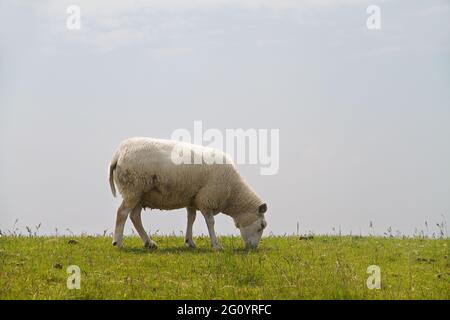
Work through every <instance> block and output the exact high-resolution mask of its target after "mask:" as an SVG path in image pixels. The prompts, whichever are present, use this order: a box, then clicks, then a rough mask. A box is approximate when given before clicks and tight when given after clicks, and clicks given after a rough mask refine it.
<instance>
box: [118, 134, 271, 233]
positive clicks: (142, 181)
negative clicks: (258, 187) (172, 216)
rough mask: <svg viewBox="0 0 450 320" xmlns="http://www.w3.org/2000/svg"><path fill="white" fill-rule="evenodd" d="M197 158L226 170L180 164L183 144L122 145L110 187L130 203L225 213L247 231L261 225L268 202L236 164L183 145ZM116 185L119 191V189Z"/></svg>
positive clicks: (153, 141) (142, 142)
mask: <svg viewBox="0 0 450 320" xmlns="http://www.w3.org/2000/svg"><path fill="white" fill-rule="evenodd" d="M181 145H182V147H183V149H184V150H190V151H192V152H193V153H195V154H197V156H198V155H199V154H202V153H203V154H208V155H211V153H214V155H215V157H216V158H217V157H224V159H226V163H224V164H217V163H216V164H207V163H201V164H176V163H175V162H174V161H173V160H172V158H171V155H172V151H173V150H174V148H175V147H176V146H180V142H177V141H171V140H163V139H153V138H131V139H127V140H125V141H124V142H122V143H121V144H120V146H119V148H118V150H117V151H116V153H115V155H114V157H113V159H112V161H111V164H110V170H109V174H110V184H111V190H112V193H113V195H115V185H116V186H117V189H118V191H119V192H120V194H121V195H122V197H123V199H124V201H125V202H127V203H131V204H133V205H138V204H140V205H141V206H142V207H144V208H145V207H150V208H154V209H162V210H172V209H179V208H184V207H191V208H195V209H197V210H200V211H201V212H202V213H213V214H216V213H219V212H222V213H225V214H227V215H230V216H231V217H233V219H234V221H235V223H236V226H237V227H239V228H242V227H247V226H249V225H251V224H253V223H254V222H255V221H257V220H260V219H261V214H260V213H259V211H258V209H259V207H260V206H261V205H262V204H263V201H262V200H261V199H260V198H259V197H258V196H257V195H256V193H255V192H254V191H253V190H252V189H251V188H250V187H249V185H248V184H247V183H246V182H245V181H244V180H243V179H242V177H241V176H240V174H239V173H238V172H237V170H236V168H235V166H234V164H233V163H232V161H231V160H230V158H229V157H228V156H227V155H226V154H224V153H223V152H222V151H220V150H216V149H211V148H206V147H202V146H196V145H191V144H186V143H181ZM114 184H115V185H114Z"/></svg>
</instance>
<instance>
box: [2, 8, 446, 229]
mask: <svg viewBox="0 0 450 320" xmlns="http://www.w3.org/2000/svg"><path fill="white" fill-rule="evenodd" d="M319 3H320V4H319ZM70 4H77V5H79V6H80V8H81V23H82V26H81V30H68V29H67V27H66V18H67V13H66V8H67V6H68V5H70ZM371 4H375V5H378V6H379V7H380V8H381V30H368V29H367V27H366V19H367V17H368V14H367V13H366V9H367V7H368V6H369V5H371ZM449 9H450V3H449V2H448V1H447V0H442V1H434V0H430V1H421V0H404V1H394V0H392V1H373V0H372V1H364V0H360V1H356V0H354V1H351V0H346V1H343V0H342V1H341V0H340V1H338V0H327V1H324V0H322V1H312V0H310V1H290V0H282V1H279V0H273V1H269V0H243V1H225V0H212V1H206V0H204V1H201V0H199V1H181V0H180V1H167V0H164V1H163V0H160V1H93V0H89V1H87V0H86V1H77V0H70V1H56V0H55V1H6V0H0V152H1V155H0V229H1V230H6V229H10V228H12V226H13V224H14V221H15V220H16V219H19V222H18V225H19V226H20V227H21V228H22V231H23V228H24V227H25V226H35V225H37V224H38V223H42V228H41V229H42V230H43V232H46V233H52V232H54V228H55V227H57V228H58V229H59V230H60V232H63V231H64V230H65V229H66V228H70V229H71V230H72V231H73V232H75V233H80V232H83V231H84V232H88V233H102V232H103V230H105V229H108V231H111V230H112V229H113V226H114V221H115V212H116V208H117V206H118V205H119V204H120V199H113V197H112V195H111V192H110V188H109V184H108V181H107V167H108V163H109V161H110V159H111V157H112V154H113V152H114V150H115V148H116V147H117V145H118V144H119V143H120V142H121V141H122V140H123V139H125V138H127V137H132V136H149V137H160V138H169V137H170V136H171V134H172V132H173V131H174V130H176V129H179V128H186V129H188V130H193V124H194V121H195V120H201V121H203V126H204V127H205V129H208V128H217V129H220V130H222V131H224V130H225V129H234V128H244V129H248V128H256V129H258V128H262V129H279V130H280V170H279V173H278V174H277V175H273V176H262V175H260V173H259V172H260V171H259V169H260V167H259V166H257V165H246V166H239V169H240V171H241V173H242V175H243V176H244V177H245V178H246V179H247V180H248V182H249V183H250V184H251V185H252V186H253V188H254V189H255V190H256V191H257V193H258V194H259V195H260V196H261V197H262V198H263V199H264V200H266V202H267V204H268V207H269V210H268V213H267V214H266V217H267V221H268V231H269V232H273V233H275V234H284V233H293V232H296V224H297V222H299V223H300V232H302V233H305V232H308V231H310V230H311V231H314V232H316V233H330V232H332V228H333V227H335V228H336V230H337V229H338V228H339V225H340V226H341V229H342V232H344V233H349V232H351V231H352V232H353V233H354V234H355V233H358V234H359V232H362V233H367V232H368V231H369V222H370V221H373V223H374V228H375V231H376V232H378V233H382V232H384V231H385V230H386V228H388V227H389V226H391V227H392V229H393V230H394V231H395V230H400V231H401V232H402V233H403V234H412V233H414V229H415V228H418V229H419V230H421V229H424V230H425V225H424V222H425V221H428V223H429V225H430V226H429V228H430V233H431V232H433V231H436V230H437V228H436V227H435V223H436V222H441V221H442V220H443V219H446V220H447V222H449V221H450V90H449V84H450V14H449V13H450V12H449ZM185 224H186V214H185V212H184V210H182V211H174V212H159V211H156V210H154V211H152V212H151V213H150V212H149V211H146V212H145V213H144V225H145V228H146V229H147V230H151V231H152V232H153V231H155V230H160V231H159V232H160V233H171V232H173V231H174V232H176V233H179V232H180V230H184V229H185ZM130 230H131V223H130V222H128V223H127V231H128V232H130ZM216 230H217V232H218V233H219V234H228V233H236V231H237V230H236V229H235V227H234V225H233V222H232V220H231V219H230V218H229V217H226V216H223V215H221V216H220V217H219V216H218V217H217V222H216ZM194 231H195V233H196V234H199V233H205V234H206V233H207V229H206V226H205V222H204V221H203V218H202V217H201V216H198V217H197V221H196V224H195V226H194Z"/></svg>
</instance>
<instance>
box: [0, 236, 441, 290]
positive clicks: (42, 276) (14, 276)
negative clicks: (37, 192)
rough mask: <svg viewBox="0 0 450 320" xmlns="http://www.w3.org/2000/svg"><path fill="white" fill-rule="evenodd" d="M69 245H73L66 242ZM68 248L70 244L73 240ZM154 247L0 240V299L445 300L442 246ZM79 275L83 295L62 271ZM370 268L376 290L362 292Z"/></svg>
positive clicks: (337, 241)
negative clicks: (377, 278)
mask: <svg viewBox="0 0 450 320" xmlns="http://www.w3.org/2000/svg"><path fill="white" fill-rule="evenodd" d="M69 240H72V241H69ZM73 240H75V241H73ZM155 240H156V241H157V242H158V245H159V249H157V250H156V251H148V250H146V249H144V248H142V244H141V241H140V239H139V238H136V237H127V238H125V241H124V248H122V249H117V248H114V247H112V246H111V239H110V238H109V237H90V236H84V237H70V238H69V237H23V236H21V237H14V236H2V237H0V299H450V260H449V253H450V240H449V239H448V238H447V239H421V238H403V239H400V238H388V237H387V238H381V237H350V236H343V237H331V236H319V237H313V238H304V239H303V240H300V239H299V238H298V237H295V236H287V237H267V238H264V239H263V240H262V242H261V245H260V248H259V249H258V250H257V251H245V250H243V249H242V243H241V240H240V239H239V238H233V237H221V238H220V241H221V243H222V245H223V246H224V250H223V251H222V252H214V251H212V250H211V249H210V248H209V239H208V238H207V237H198V238H196V242H197V246H198V248H197V249H188V248H184V246H183V239H182V238H181V237H175V236H163V237H155ZM69 265H78V266H79V267H80V269H81V289H79V290H69V289H68V288H67V286H66V281H67V277H68V276H69V275H68V274H67V273H66V268H67V267H68V266H69ZM369 265H378V266H379V267H380V268H381V289H380V290H376V289H374V290H369V289H368V288H367V285H366V280H367V278H368V277H369V274H367V273H366V271H367V267H368V266H369Z"/></svg>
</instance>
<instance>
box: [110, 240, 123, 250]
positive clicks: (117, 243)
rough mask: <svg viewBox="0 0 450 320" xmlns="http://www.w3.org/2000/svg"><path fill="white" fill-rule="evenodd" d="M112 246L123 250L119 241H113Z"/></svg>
mask: <svg viewBox="0 0 450 320" xmlns="http://www.w3.org/2000/svg"><path fill="white" fill-rule="evenodd" d="M112 245H113V247H117V248H122V244H121V243H119V242H117V241H113V242H112Z"/></svg>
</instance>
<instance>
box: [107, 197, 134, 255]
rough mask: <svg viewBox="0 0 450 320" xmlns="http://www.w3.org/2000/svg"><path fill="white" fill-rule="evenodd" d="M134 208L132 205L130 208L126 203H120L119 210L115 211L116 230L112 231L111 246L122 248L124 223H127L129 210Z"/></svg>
mask: <svg viewBox="0 0 450 320" xmlns="http://www.w3.org/2000/svg"><path fill="white" fill-rule="evenodd" d="M133 208H134V205H133V206H131V205H129V204H128V203H127V202H125V201H122V204H121V205H120V207H119V209H117V217H116V228H115V230H114V237H113V243H112V245H113V246H117V247H119V248H120V247H122V239H123V228H124V227H125V222H126V221H127V218H128V215H129V214H130V212H131V210H132V209H133Z"/></svg>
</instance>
